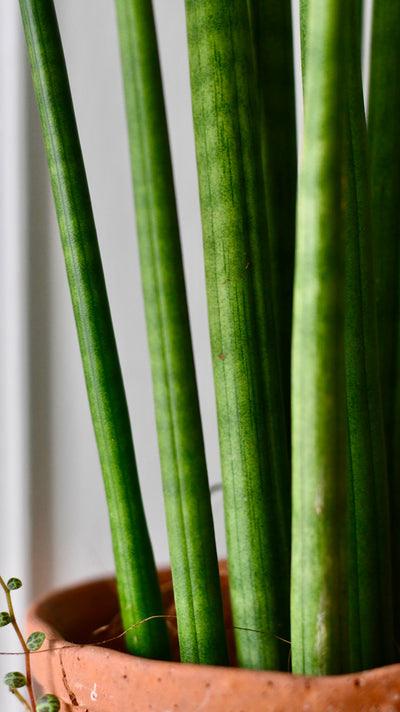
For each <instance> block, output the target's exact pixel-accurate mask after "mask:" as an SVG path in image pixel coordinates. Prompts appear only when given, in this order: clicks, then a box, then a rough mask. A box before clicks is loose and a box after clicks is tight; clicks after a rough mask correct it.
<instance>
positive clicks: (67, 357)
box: [0, 0, 298, 711]
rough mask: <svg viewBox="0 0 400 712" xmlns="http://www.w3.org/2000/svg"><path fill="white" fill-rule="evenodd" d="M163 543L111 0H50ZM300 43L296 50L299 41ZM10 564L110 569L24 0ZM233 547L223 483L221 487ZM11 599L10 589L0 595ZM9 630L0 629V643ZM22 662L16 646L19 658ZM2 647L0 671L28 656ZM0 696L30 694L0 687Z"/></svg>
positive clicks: (14, 14)
mask: <svg viewBox="0 0 400 712" xmlns="http://www.w3.org/2000/svg"><path fill="white" fill-rule="evenodd" d="M294 3H295V5H296V0H294ZM56 7H57V12H58V16H59V23H60V29H61V34H62V37H63V42H64V49H65V54H66V59H67V64H68V68H69V72H70V81H71V87H72V93H73V97H74V102H75V107H76V113H77V120H78V126H79V130H80V136H81V142H82V147H83V152H84V157H85V160H86V166H87V173H88V179H89V185H90V190H91V194H92V201H93V208H94V213H95V218H96V223H97V228H98V237H99V242H100V248H101V252H102V255H103V261H104V266H105V274H106V281H107V285H108V289H109V297H110V302H111V309H112V313H113V318H114V326H115V331H116V336H117V341H118V344H119V349H120V358H121V363H122V369H123V373H124V378H125V385H126V389H127V395H128V402H129V405H130V410H131V417H132V425H133V432H134V440H135V446H136V454H137V461H138V466H139V471H140V476H141V482H142V490H143V498H144V502H145V508H146V512H147V516H148V524H149V528H150V531H151V536H152V540H153V545H154V550H155V556H156V559H157V561H158V562H159V563H163V562H166V561H167V560H168V547H167V541H166V533H165V524H164V515H163V505H162V494H161V482H160V472H159V462H158V454H157V444H156V436H155V424H154V413H153V405H152V395H151V382H150V369H149V364H148V358H147V343H146V335H145V326H144V315H143V304H142V295H141V286H140V278H139V271H138V255H137V246H136V238H135V227H134V215H133V200H132V189H131V179H130V170H129V163H128V148H127V136H126V128H125V116H124V106H123V96H122V84H121V76H120V66H119V54H118V45H117V30H116V18H115V9H114V3H113V2H111V1H110V0H84V1H83V0H68V2H65V0H56ZM154 8H155V13H156V21H157V27H158V30H159V40H160V51H161V58H162V64H163V73H164V74H163V77H164V82H165V90H166V99H167V111H168V118H169V124H170V134H171V142H172V152H173V160H174V169H175V180H176V186H177V195H178V209H179V215H180V222H181V229H182V239H183V250H184V261H185V268H186V274H187V282H188V286H189V305H190V311H191V317H192V321H193V324H194V325H195V329H194V336H193V338H194V346H195V355H196V365H197V369H198V380H199V383H200V389H201V393H202V399H201V406H202V412H203V420H204V431H205V438H206V445H207V455H208V461H209V473H210V481H211V483H214V482H217V481H218V480H219V458H218V446H217V440H216V418H215V407H214V395H213V390H212V380H211V364H210V354H209V348H208V326H207V317H206V307H205V291H204V282H203V270H202V267H201V265H202V245H201V230H200V219H199V207H198V196H197V183H196V173H195V157H194V145H193V137H192V127H191V108H190V99H189V75H188V65H187V59H186V39H185V19H184V2H183V0H154ZM296 46H297V52H298V44H297V45H296ZM0 158H1V161H0V166H1V168H0V171H1V172H0V574H1V575H2V576H3V577H4V578H6V579H7V578H8V577H9V576H11V575H17V576H19V577H20V578H22V579H23V581H24V584H25V585H24V589H22V591H21V592H18V593H17V594H16V596H15V600H16V603H17V610H18V611H19V614H20V616H22V618H23V614H24V611H25V608H26V605H27V602H28V601H29V600H30V599H31V598H32V597H35V596H38V595H40V594H41V593H43V592H44V591H46V590H48V589H49V588H51V587H54V586H60V585H64V584H68V583H70V582H73V581H76V580H78V579H82V578H89V577H94V576H98V575H103V574H105V573H108V572H112V571H113V562H112V555H111V544H110V536H109V528H108V522H107V513H106V507H105V498H104V494H103V485H102V479H101V474H100V468H99V463H98V458H97V453H96V448H95V443H94V437H93V432H92V426H91V421H90V415H89V409H88V404H87V398H86V392H85V387H84V381H83V375H82V369H81V363H80V357H79V352H78V345H77V338H76V335H75V327H74V323H73V317H72V309H71V306H70V299H69V294H68V291H67V282H66V276H65V270H64V265H63V261H62V254H61V245H60V240H59V236H58V230H57V225H56V221H55V216H54V211H53V204H52V197H51V194H50V189H49V181H48V176H47V167H46V163H45V157H44V150H43V145H42V139H41V133H40V126H39V120H38V115H37V109H36V104H35V100H34V98H33V96H32V89H31V82H30V75H29V71H28V66H27V59H26V54H25V47H24V40H23V37H22V27H21V20H20V16H19V8H18V2H17V0H0ZM214 510H215V520H216V529H217V535H218V541H219V547H220V552H221V553H222V554H223V552H224V543H223V515H222V502H221V495H220V494H216V495H214ZM2 607H3V604H0V609H1V608H2ZM13 649H15V644H14V641H13V638H12V636H11V635H10V634H9V631H8V630H1V631H0V651H5V650H7V651H11V650H13ZM18 662H19V661H18ZM18 667H19V665H18V664H17V662H16V660H15V659H10V658H4V657H3V656H0V676H1V678H2V676H3V674H4V671H6V670H9V669H15V668H18ZM0 709H8V710H10V711H11V710H14V709H16V710H17V709H20V706H19V704H17V702H16V700H13V699H10V695H9V693H8V691H7V690H6V689H5V688H4V690H3V689H2V688H1V687H0Z"/></svg>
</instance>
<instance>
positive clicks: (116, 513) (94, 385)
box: [20, 0, 169, 658]
mask: <svg viewBox="0 0 400 712" xmlns="http://www.w3.org/2000/svg"><path fill="white" fill-rule="evenodd" d="M20 6H21V12H22V18H23V22H24V28H25V34H26V41H27V46H28V50H29V56H30V62H31V67H32V74H33V79H34V84H35V91H36V96H37V100H38V104H39V111H40V116H41V121H42V128H43V135H44V141H45V147H46V152H47V159H48V163H49V169H50V176H51V181H52V187H53V194H54V200H55V204H56V211H57V217H58V223H59V228H60V234H61V239H62V244H63V250H64V257H65V264H66V268H67V275H68V280H69V286H70V291H71V297H72V303H73V308H74V314H75V320H76V326H77V331H78V337H79V344H80V349H81V354H82V361H83V366H84V371H85V378H86V385H87V391H88V396H89V402H90V409H91V413H92V419H93V425H94V430H95V435H96V440H97V446H98V450H99V455H100V461H101V467H102V471H103V477H104V484H105V489H106V495H107V501H108V507H109V514H110V524H111V533H112V541H113V548H114V558H115V566H116V573H117V583H118V592H119V597H120V604H121V612H122V619H123V625H124V627H125V628H129V627H130V626H132V625H133V624H135V623H138V622H139V621H141V620H142V619H144V618H147V617H148V616H152V615H155V614H159V613H162V604H161V596H160V590H159V586H158V580H157V573H156V568H155V564H154V560H153V554H152V549H151V544H150V539H149V536H148V532H147V527H146V522H145V517H144V512H143V506H142V500H141V495H140V489H139V482H138V477H137V471H136V463H135V455H134V450H133V444H132V437H131V430H130V423H129V416H128V409H127V404H126V398H125V393H124V387H123V382H122V376H121V371H120V365H119V360H118V355H117V350H116V344H115V338H114V333H113V327H112V321H111V315H110V310H109V305H108V300H107V295H106V288H105V283H104V276H103V270H102V265H101V259H100V253H99V248H98V244H97V237H96V230H95V225H94V220H93V214H92V209H91V203H90V196H89V191H88V186H87V180H86V175H85V170H84V166H83V160H82V154H81V149H80V144H79V138H78V132H77V128H76V123H75V117H74V111H73V105H72V99H71V94H70V88H69V83H68V77H67V71H66V67H65V61H64V56H63V51H62V46H61V40H60V36H59V31H58V24H57V18H56V14H55V9H54V4H53V2H52V0H20ZM126 639H127V644H128V648H129V649H130V651H131V652H135V653H136V654H139V655H142V656H144V657H156V658H164V657H168V655H169V644H168V636H167V630H166V625H165V621H164V620H155V621H150V622H148V623H146V624H143V625H140V626H138V627H136V628H134V629H133V630H131V631H130V632H128V634H127V636H126Z"/></svg>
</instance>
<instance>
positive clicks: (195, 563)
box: [116, 0, 228, 664]
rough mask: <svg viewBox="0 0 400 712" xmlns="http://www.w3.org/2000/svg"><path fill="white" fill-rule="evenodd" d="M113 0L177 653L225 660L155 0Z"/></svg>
mask: <svg viewBox="0 0 400 712" xmlns="http://www.w3.org/2000/svg"><path fill="white" fill-rule="evenodd" d="M116 7H117V16H118V26H119V35H120V44H121V56H122V66H123V75H124V86H125V96H126V104H127V117H128V129H129V138H130V151H131V165H132V174H133V185H134V194H135V209H136V220H137V231H138V239H139V251H140V263H141V274H142V283H143V291H144V302H145V310H146V323H147V334H148V341H149V350H150V360H151V368H152V377H153V391H154V400H155V412H156V420H157V431H158V443H159V451H160V460H161V470H162V477H163V489H164V501H165V511H166V519H167V529H168V541H169V549H170V558H171V568H172V575H173V582H174V594H175V603H176V611H177V617H178V632H179V647H180V655H181V660H182V661H183V662H192V663H206V664H228V653H227V644H226V637H225V629H224V620H223V612H222V601H221V591H220V585H219V574H218V563H217V554H216V547H215V539H214V529H213V521H212V512H211V503H210V492H209V485H208V479H207V470H206V461H205V453H204V445H203V436H202V428H201V421H200V409H199V402H198V396H197V388H196V377H195V370H194V362H193V354H192V345H191V337H190V328H189V317H188V310H187V303H186V293H185V283H184V276H183V265H182V255H181V248H180V240H179V229H178V219H177V213H176V204H175V194H174V185H173V177H172V168H171V159H170V152H169V143H168V132H167V123H166V117H165V109H164V101H163V91H162V84H161V74H160V66H159V59H158V51H157V42H156V33H155V27H154V18H153V11H152V4H151V0H117V2H116Z"/></svg>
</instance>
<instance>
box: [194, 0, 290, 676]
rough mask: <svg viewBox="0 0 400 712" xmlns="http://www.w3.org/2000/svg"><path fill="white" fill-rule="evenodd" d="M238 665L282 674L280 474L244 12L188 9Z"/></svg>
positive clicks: (198, 5)
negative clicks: (248, 629)
mask: <svg viewBox="0 0 400 712" xmlns="http://www.w3.org/2000/svg"><path fill="white" fill-rule="evenodd" d="M186 18H187V31H188V44H189V60H190V75H191V89H192V106H193V118H194V127H195V139H196V153H197V165H198V173H199V189H200V202H201V212H202V225H203V240H204V254H205V267H206V280H207V297H208V312H209V322H210V335H211V350H212V359H213V368H214V381H215V391H216V401H217V414H218V428H219V440H220V450H221V464H222V476H223V487H224V505H225V522H226V531H227V546H228V561H229V577H230V592H231V601H232V610H233V622H234V625H235V626H237V627H241V628H251V629H253V631H254V629H255V630H257V631H260V630H262V631H265V632H266V633H269V634H271V635H260V634H259V633H257V632H251V631H244V630H236V631H235V635H236V644H237V651H238V660H239V664H240V665H243V666H246V667H252V668H264V667H269V668H277V667H279V666H280V665H282V667H287V648H286V646H285V645H284V644H282V643H281V642H279V641H278V640H277V639H276V638H275V637H274V634H275V635H281V636H283V637H288V595H289V521H288V514H289V503H288V502H289V500H288V498H289V487H290V486H289V468H288V453H287V448H286V432H285V430H286V429H285V421H284V416H283V400H282V394H281V388H280V379H279V365H278V355H277V350H278V348H277V336H276V331H275V322H274V307H273V289H272V284H271V273H270V255H269V248H268V232H267V220H266V209H265V189H264V182H263V171H262V159H261V141H260V128H259V127H260V121H259V118H258V115H257V110H258V109H257V89H256V76H255V67H254V61H253V47H252V35H251V30H250V22H249V16H248V10H247V4H246V2H243V1H242V0H186Z"/></svg>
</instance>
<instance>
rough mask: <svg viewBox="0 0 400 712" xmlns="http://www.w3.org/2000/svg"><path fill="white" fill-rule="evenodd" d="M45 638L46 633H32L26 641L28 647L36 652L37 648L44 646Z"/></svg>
mask: <svg viewBox="0 0 400 712" xmlns="http://www.w3.org/2000/svg"><path fill="white" fill-rule="evenodd" d="M45 638H46V636H45V634H44V633H40V632H36V633H31V634H30V636H29V638H28V640H27V641H26V647H27V648H28V650H31V651H32V652H34V651H35V650H39V648H41V647H42V645H43V642H44V639H45Z"/></svg>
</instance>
